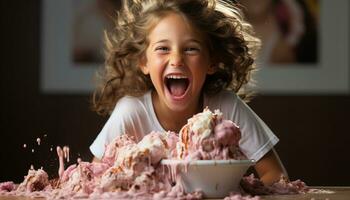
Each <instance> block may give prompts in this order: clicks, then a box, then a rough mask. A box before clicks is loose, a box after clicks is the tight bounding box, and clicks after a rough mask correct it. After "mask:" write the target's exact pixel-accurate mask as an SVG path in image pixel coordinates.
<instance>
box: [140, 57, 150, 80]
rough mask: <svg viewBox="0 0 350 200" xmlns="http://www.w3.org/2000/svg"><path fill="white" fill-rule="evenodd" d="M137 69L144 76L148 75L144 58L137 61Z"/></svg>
mask: <svg viewBox="0 0 350 200" xmlns="http://www.w3.org/2000/svg"><path fill="white" fill-rule="evenodd" d="M139 67H140V69H141V71H142V72H143V73H144V74H145V75H147V74H149V68H148V67H147V59H146V56H142V57H141V59H140V60H139Z"/></svg>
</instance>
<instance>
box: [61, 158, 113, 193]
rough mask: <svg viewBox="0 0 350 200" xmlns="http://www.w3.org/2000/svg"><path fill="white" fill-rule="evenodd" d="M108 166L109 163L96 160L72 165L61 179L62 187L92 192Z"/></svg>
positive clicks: (75, 190) (68, 189)
mask: <svg viewBox="0 0 350 200" xmlns="http://www.w3.org/2000/svg"><path fill="white" fill-rule="evenodd" d="M108 168H109V165H108V164H106V163H96V162H93V163H89V162H80V163H79V164H78V165H76V164H74V165H71V166H69V167H68V168H67V169H66V170H65V171H64V173H63V175H62V177H61V179H60V187H61V188H64V189H65V190H66V191H74V192H78V191H79V192H83V193H87V194H90V193H91V192H92V191H93V190H94V189H95V187H96V186H97V185H98V182H99V180H100V178H101V176H102V174H103V173H104V172H105V171H106V170H107V169H108Z"/></svg>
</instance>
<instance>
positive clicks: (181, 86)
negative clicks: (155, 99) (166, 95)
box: [169, 79, 187, 96]
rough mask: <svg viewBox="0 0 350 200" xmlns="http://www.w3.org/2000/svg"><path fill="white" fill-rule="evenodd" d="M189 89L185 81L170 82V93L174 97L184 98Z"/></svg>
mask: <svg viewBox="0 0 350 200" xmlns="http://www.w3.org/2000/svg"><path fill="white" fill-rule="evenodd" d="M186 88H187V84H186V81H184V80H181V79H179V80H171V81H169V89H170V93H171V94H172V95H174V96H182V95H183V94H185V92H186Z"/></svg>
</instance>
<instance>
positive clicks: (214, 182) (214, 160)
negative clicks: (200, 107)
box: [161, 109, 255, 198]
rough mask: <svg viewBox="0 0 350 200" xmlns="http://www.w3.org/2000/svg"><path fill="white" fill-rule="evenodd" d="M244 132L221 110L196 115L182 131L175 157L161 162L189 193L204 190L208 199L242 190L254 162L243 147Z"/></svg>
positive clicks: (205, 110) (206, 111)
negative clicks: (242, 183)
mask: <svg viewBox="0 0 350 200" xmlns="http://www.w3.org/2000/svg"><path fill="white" fill-rule="evenodd" d="M240 138H241V132H240V129H239V127H238V126H237V125H236V124H235V123H234V122H232V121H230V120H224V119H223V118H222V113H221V112H219V111H218V110H216V111H214V112H211V111H210V110H209V109H204V111H203V112H201V113H198V114H197V115H194V116H193V117H192V118H190V119H189V120H188V123H187V124H186V125H185V126H184V127H183V128H182V129H181V130H180V133H179V141H178V142H177V145H176V155H174V156H173V159H163V160H162V161H161V164H162V165H164V166H166V167H167V168H168V170H169V171H170V173H169V174H170V176H171V179H172V180H173V181H174V182H177V184H179V183H180V184H182V187H183V189H184V190H185V192H186V193H191V192H195V191H198V190H201V191H202V192H203V194H204V196H205V197H207V198H222V197H225V196H227V195H229V193H230V192H232V191H238V189H239V183H240V180H241V179H242V177H243V175H244V174H245V172H246V171H247V169H248V168H249V167H250V166H252V165H254V163H255V162H254V161H253V160H249V159H247V158H246V156H245V155H244V154H243V153H242V152H241V150H240V148H239V140H240Z"/></svg>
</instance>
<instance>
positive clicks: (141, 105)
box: [113, 92, 152, 114]
mask: <svg viewBox="0 0 350 200" xmlns="http://www.w3.org/2000/svg"><path fill="white" fill-rule="evenodd" d="M151 101H152V99H151V94H150V92H147V93H145V94H144V95H142V96H139V97H134V96H124V97H122V98H120V99H119V101H118V102H117V103H116V105H115V108H114V111H113V112H115V111H117V112H123V113H128V114H133V113H134V114H136V113H140V112H147V110H148V109H149V107H150V105H152V102H151Z"/></svg>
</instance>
